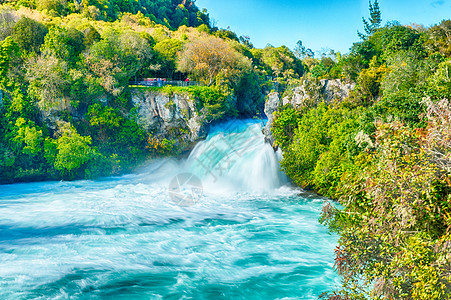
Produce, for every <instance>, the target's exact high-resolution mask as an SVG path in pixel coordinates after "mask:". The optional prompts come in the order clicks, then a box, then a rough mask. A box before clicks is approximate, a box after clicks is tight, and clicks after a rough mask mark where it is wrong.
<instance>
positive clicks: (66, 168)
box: [44, 123, 98, 178]
mask: <svg viewBox="0 0 451 300" xmlns="http://www.w3.org/2000/svg"><path fill="white" fill-rule="evenodd" d="M57 136H58V137H57V138H56V139H50V138H46V140H45V143H44V147H45V158H46V159H47V161H48V162H49V163H50V164H52V165H53V166H54V168H55V169H56V170H58V171H60V172H61V174H62V175H63V176H65V177H68V178H74V177H75V176H76V174H77V173H78V172H80V171H81V170H83V168H84V167H86V165H87V163H88V162H90V161H91V160H93V159H95V158H96V156H98V152H97V151H96V150H95V149H93V148H91V146H90V145H91V137H89V136H81V135H80V134H78V133H77V130H76V129H75V127H73V126H72V125H71V124H70V123H59V129H58V133H57Z"/></svg>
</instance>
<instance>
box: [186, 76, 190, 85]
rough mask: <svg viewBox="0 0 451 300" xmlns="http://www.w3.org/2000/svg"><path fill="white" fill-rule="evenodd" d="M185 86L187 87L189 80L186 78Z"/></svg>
mask: <svg viewBox="0 0 451 300" xmlns="http://www.w3.org/2000/svg"><path fill="white" fill-rule="evenodd" d="M185 85H186V86H188V85H189V78H188V77H186V79H185Z"/></svg>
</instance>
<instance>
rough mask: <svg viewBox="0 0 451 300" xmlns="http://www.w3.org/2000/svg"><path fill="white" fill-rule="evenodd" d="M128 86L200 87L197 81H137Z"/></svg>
mask: <svg viewBox="0 0 451 300" xmlns="http://www.w3.org/2000/svg"><path fill="white" fill-rule="evenodd" d="M129 85H138V86H148V87H163V86H166V85H172V86H199V85H202V84H201V83H200V82H197V81H184V80H137V81H130V82H129Z"/></svg>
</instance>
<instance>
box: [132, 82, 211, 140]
mask: <svg viewBox="0 0 451 300" xmlns="http://www.w3.org/2000/svg"><path fill="white" fill-rule="evenodd" d="M132 102H133V104H134V106H135V107H136V108H137V109H138V123H139V124H140V125H141V126H143V128H144V129H145V130H146V131H147V132H149V133H151V134H153V135H154V136H156V137H158V138H161V139H163V138H167V139H177V140H178V141H179V142H182V143H183V144H184V145H182V146H188V145H189V144H192V143H194V142H196V141H198V140H200V139H203V138H205V137H206V135H207V131H208V130H207V129H208V127H207V126H208V124H207V123H206V122H205V120H204V119H203V118H202V116H199V114H198V113H197V110H196V107H195V99H193V98H192V96H190V95H188V94H177V93H174V94H172V95H166V94H163V93H159V92H155V91H145V90H144V91H143V90H134V91H133V92H132Z"/></svg>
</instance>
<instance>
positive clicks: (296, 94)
mask: <svg viewBox="0 0 451 300" xmlns="http://www.w3.org/2000/svg"><path fill="white" fill-rule="evenodd" d="M354 87H355V84H354V83H345V82H343V81H342V80H340V79H332V80H327V79H322V80H319V81H308V80H304V82H303V84H302V85H301V86H298V87H295V88H293V89H292V90H291V91H290V92H289V93H287V94H288V95H286V96H285V97H283V99H280V97H279V93H276V92H274V93H271V94H269V95H268V96H267V100H266V102H265V114H266V116H267V117H268V122H267V123H266V126H265V128H264V129H263V134H264V135H265V140H266V141H267V142H268V143H270V144H271V145H273V146H274V138H273V136H272V133H271V126H272V123H273V121H274V115H273V114H274V112H275V111H277V109H279V107H281V106H283V105H291V106H293V107H294V108H300V107H305V106H307V107H313V106H315V105H316V104H317V103H318V102H320V101H324V102H326V103H331V102H333V101H342V100H343V99H345V98H347V97H349V95H350V93H351V91H352V90H353V89H354Z"/></svg>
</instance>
